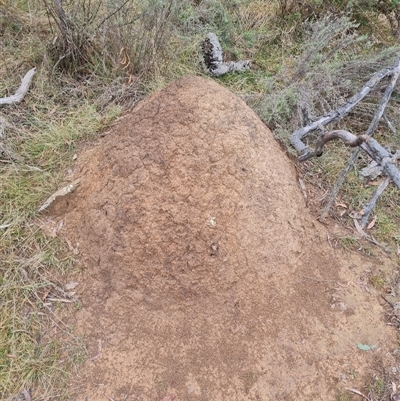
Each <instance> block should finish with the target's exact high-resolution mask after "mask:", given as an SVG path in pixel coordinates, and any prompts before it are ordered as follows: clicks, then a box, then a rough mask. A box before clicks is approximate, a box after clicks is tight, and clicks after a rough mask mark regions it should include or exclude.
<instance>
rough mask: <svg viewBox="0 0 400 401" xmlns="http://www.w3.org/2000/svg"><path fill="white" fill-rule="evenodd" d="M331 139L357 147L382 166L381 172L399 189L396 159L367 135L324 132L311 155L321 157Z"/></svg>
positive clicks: (338, 131)
mask: <svg viewBox="0 0 400 401" xmlns="http://www.w3.org/2000/svg"><path fill="white" fill-rule="evenodd" d="M333 139H341V140H342V141H343V142H344V143H345V144H346V145H347V146H350V147H356V146H358V147H360V148H361V149H363V150H364V151H365V152H366V153H367V154H368V155H369V156H370V157H371V158H372V159H373V160H375V161H376V162H377V163H378V164H379V165H380V166H382V171H383V172H384V173H386V174H387V175H388V176H389V177H390V178H391V179H392V180H393V182H394V183H395V184H396V186H397V188H399V189H400V170H399V169H398V168H397V166H396V164H395V162H396V157H393V155H392V154H391V153H390V152H389V151H388V150H386V149H385V148H384V147H383V146H382V145H380V144H379V143H378V141H376V140H375V139H374V138H371V137H370V136H369V135H359V136H356V135H354V134H352V133H351V132H349V131H345V130H335V131H329V132H326V133H325V134H323V135H322V136H321V137H320V138H319V139H318V141H317V144H316V147H315V151H314V152H313V155H314V156H321V155H322V153H323V148H324V146H325V144H326V143H328V142H329V141H331V140H333Z"/></svg>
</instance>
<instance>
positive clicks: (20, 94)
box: [0, 68, 36, 106]
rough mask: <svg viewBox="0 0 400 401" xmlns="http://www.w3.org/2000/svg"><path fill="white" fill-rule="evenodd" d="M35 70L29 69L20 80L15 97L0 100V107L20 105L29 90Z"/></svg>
mask: <svg viewBox="0 0 400 401" xmlns="http://www.w3.org/2000/svg"><path fill="white" fill-rule="evenodd" d="M35 73H36V68H32V69H30V70H29V71H28V72H27V73H26V74H25V76H24V77H23V78H22V82H21V86H20V87H19V88H18V90H17V91H16V92H15V95H12V96H9V97H3V98H0V106H3V105H5V104H12V103H20V102H21V101H22V99H23V98H24V97H25V95H26V93H27V92H28V90H29V87H30V85H31V82H32V79H33V76H34V75H35Z"/></svg>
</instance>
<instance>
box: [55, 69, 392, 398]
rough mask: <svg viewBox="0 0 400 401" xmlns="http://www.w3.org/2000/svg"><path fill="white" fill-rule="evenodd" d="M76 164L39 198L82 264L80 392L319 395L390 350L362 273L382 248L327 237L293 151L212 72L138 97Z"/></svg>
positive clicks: (351, 383) (359, 378) (362, 374)
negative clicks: (68, 190) (54, 196)
mask: <svg viewBox="0 0 400 401" xmlns="http://www.w3.org/2000/svg"><path fill="white" fill-rule="evenodd" d="M77 178H82V182H81V184H80V186H79V187H78V188H77V190H76V191H75V192H73V193H72V194H70V195H68V196H65V197H63V198H59V199H58V200H57V201H56V202H55V203H54V204H53V206H52V207H51V209H50V212H49V213H48V218H49V219H52V221H53V222H54V223H55V224H58V223H59V222H60V221H62V222H63V227H62V229H61V235H62V236H63V237H64V238H65V239H66V240H68V241H69V243H70V245H71V246H72V247H74V248H76V249H77V251H78V252H79V255H80V260H81V264H82V273H81V275H80V276H79V277H78V281H79V286H78V298H79V300H80V302H81V304H82V307H81V308H80V310H79V311H78V312H77V313H76V315H75V316H74V321H73V322H72V324H73V325H74V326H75V329H76V330H77V332H78V333H80V334H82V335H84V336H85V338H86V343H87V347H88V350H89V355H90V357H89V359H88V361H87V362H86V363H85V365H84V366H83V367H82V369H81V370H80V372H79V375H78V377H77V378H76V380H77V383H78V390H77V398H76V399H77V400H83V399H84V398H85V396H87V397H88V400H89V401H103V400H110V399H113V400H115V401H122V400H141V401H150V400H151V401H158V400H161V399H163V398H164V397H166V398H165V401H167V400H171V399H172V398H173V397H172V396H174V397H175V400H176V401H184V400H193V401H195V400H199V401H200V400H210V401H226V400H230V401H233V400H238V401H239V400H265V401H267V400H271V401H272V400H274V401H279V400H293V401H294V400H296V401H302V400H304V401H306V400H307V401H310V400H313V401H316V400H324V401H326V400H334V399H335V397H336V395H337V393H338V391H339V389H341V388H344V387H351V388H359V389H362V385H363V384H364V383H365V379H366V377H368V376H369V375H370V374H371V372H372V371H371V369H370V368H371V366H374V364H376V361H380V360H388V361H389V362H388V363H390V351H391V347H392V345H393V343H394V333H393V332H392V330H391V329H390V328H388V326H387V325H386V324H385V322H384V318H383V314H382V307H381V306H380V305H379V303H378V301H377V295H376V294H374V291H373V289H370V291H366V285H367V284H366V282H365V280H364V277H365V274H366V272H368V271H369V270H371V269H374V267H375V266H376V265H377V264H382V263H385V262H384V261H383V260H378V259H376V258H374V259H373V258H369V259H367V258H363V257H362V256H361V255H357V254H349V253H347V254H344V253H342V251H340V250H338V249H334V248H332V247H331V246H330V244H329V240H328V239H329V235H328V232H327V229H326V228H325V227H323V226H322V225H321V224H319V223H318V222H317V221H316V219H315V217H312V216H311V214H310V212H309V210H308V209H307V207H306V205H305V201H304V199H303V197H302V194H301V190H300V188H299V185H298V181H297V178H296V171H295V169H294V166H293V163H292V162H291V161H290V160H289V158H288V157H287V156H286V155H285V154H284V153H283V152H282V150H281V149H280V147H279V146H278V144H277V143H276V142H275V140H274V139H273V137H272V135H271V132H270V131H269V130H268V128H267V127H266V126H265V125H264V124H263V123H262V122H261V121H260V120H259V118H258V117H257V116H256V115H255V114H254V112H253V111H252V110H251V109H249V108H248V107H247V106H246V104H245V103H244V102H242V101H241V100H240V99H238V98H237V97H236V96H235V95H233V94H232V93H231V92H229V91H228V90H226V89H224V88H223V87H221V86H220V85H218V84H217V83H215V82H213V81H211V80H207V79H204V78H199V77H193V76H188V77H185V78H182V79H180V80H178V81H176V82H174V83H173V84H171V85H170V86H168V87H167V88H165V89H164V90H162V91H161V92H158V93H155V94H153V95H152V96H150V97H148V98H147V99H145V100H143V101H142V102H141V103H140V104H139V105H138V106H137V107H136V108H135V109H134V110H133V112H131V113H129V114H128V115H126V116H124V117H123V118H121V119H120V120H119V121H118V122H117V123H115V124H114V125H113V126H112V127H111V129H110V131H109V132H108V133H107V135H106V136H105V137H104V138H103V139H102V140H101V141H100V142H99V143H97V144H95V145H92V146H89V147H87V148H86V149H84V150H83V151H82V152H81V153H80V154H79V155H78V159H77V162H76V167H75V170H74V172H73V173H72V174H71V175H70V176H69V177H68V181H72V180H75V179H77ZM357 343H362V344H366V345H374V346H376V348H375V349H374V350H371V351H362V350H360V349H359V348H358V347H357ZM168 395H170V396H169V397H168ZM109 397H110V398H109Z"/></svg>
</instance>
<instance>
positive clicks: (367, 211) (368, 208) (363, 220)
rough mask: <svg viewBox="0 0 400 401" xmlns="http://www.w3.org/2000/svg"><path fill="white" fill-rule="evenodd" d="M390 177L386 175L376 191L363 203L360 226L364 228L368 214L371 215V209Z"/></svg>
mask: <svg viewBox="0 0 400 401" xmlns="http://www.w3.org/2000/svg"><path fill="white" fill-rule="evenodd" d="M389 182H390V178H389V177H386V178H385V179H384V180H383V181H382V182H381V183H380V184H379V185H378V188H376V191H375V193H374V195H373V197H372V198H371V200H370V201H369V202H368V203H366V204H365V206H364V207H363V216H362V218H361V228H362V229H364V228H365V226H366V225H367V223H368V219H369V216H370V215H371V213H372V211H373V210H374V209H375V205H376V202H377V201H378V199H379V198H380V196H381V195H382V194H383V192H384V190H385V189H386V188H387V186H388V185H389Z"/></svg>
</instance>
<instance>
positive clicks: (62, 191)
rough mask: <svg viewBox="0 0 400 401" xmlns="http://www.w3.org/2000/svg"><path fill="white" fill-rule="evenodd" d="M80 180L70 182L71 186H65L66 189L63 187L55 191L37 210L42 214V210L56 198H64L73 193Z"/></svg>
mask: <svg viewBox="0 0 400 401" xmlns="http://www.w3.org/2000/svg"><path fill="white" fill-rule="evenodd" d="M80 182H81V178H78V179H77V180H75V181H73V182H71V184H69V185H67V186H66V187H63V188H61V189H59V190H58V191H56V192H55V193H54V194H53V195H51V196H50V197H49V198H48V199H47V200H46V202H44V203H43V205H42V206H40V208H39V212H43V210H46V209H47V208H48V207H49V206H50V205H51V204H52V203H53V202H54V201H55V200H56V199H57V198H58V197H60V196H65V195H67V194H69V193H71V192H73V191H75V189H76V187H77V186H78V185H79V184H80Z"/></svg>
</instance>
